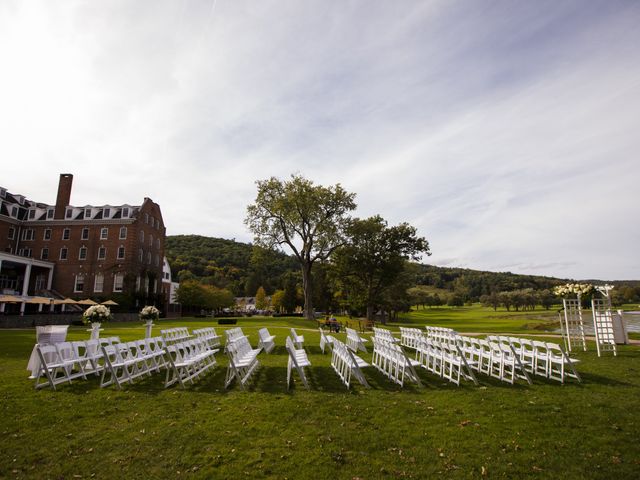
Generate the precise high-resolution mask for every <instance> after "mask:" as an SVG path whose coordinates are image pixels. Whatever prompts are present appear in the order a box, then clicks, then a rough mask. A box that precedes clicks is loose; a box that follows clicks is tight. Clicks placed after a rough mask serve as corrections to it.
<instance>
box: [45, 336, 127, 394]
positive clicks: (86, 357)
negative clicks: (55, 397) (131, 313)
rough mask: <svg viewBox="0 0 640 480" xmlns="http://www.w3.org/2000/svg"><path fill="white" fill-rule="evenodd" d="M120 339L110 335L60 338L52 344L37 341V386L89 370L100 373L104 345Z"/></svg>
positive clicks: (69, 378) (77, 376)
mask: <svg viewBox="0 0 640 480" xmlns="http://www.w3.org/2000/svg"><path fill="white" fill-rule="evenodd" d="M118 342H120V339H119V338H118V337H107V338H101V339H98V340H83V341H74V342H58V343H55V344H48V345H40V344H37V345H36V354H37V357H38V361H37V364H36V372H35V374H34V375H33V378H34V379H35V388H36V389H39V388H43V387H47V386H49V387H51V388H53V389H54V390H55V386H56V385H58V384H60V383H63V382H68V383H72V382H71V381H72V380H73V379H74V378H79V377H82V378H83V379H86V374H87V373H93V374H95V375H99V372H100V371H101V370H102V369H103V368H104V367H103V363H104V362H103V360H102V359H103V354H102V349H101V347H102V345H111V344H113V343H118Z"/></svg>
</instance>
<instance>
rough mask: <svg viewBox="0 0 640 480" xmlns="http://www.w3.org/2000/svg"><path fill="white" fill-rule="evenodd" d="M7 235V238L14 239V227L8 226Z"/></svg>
mask: <svg viewBox="0 0 640 480" xmlns="http://www.w3.org/2000/svg"><path fill="white" fill-rule="evenodd" d="M7 237H8V238H9V240H15V239H16V229H15V228H14V227H9V231H8V232H7Z"/></svg>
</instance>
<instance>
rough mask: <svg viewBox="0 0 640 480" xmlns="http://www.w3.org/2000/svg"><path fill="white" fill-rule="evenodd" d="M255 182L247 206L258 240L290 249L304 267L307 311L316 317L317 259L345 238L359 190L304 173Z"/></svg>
mask: <svg viewBox="0 0 640 480" xmlns="http://www.w3.org/2000/svg"><path fill="white" fill-rule="evenodd" d="M256 185H257V187H258V193H257V195H256V199H255V202H254V203H253V204H251V205H249V206H248V207H247V217H246V219H245V223H246V225H247V226H248V227H249V229H250V230H251V232H253V234H254V239H255V243H256V244H257V245H260V246H262V247H265V248H274V247H276V248H281V247H283V246H287V247H289V248H290V249H291V251H292V252H293V254H294V256H295V258H296V259H297V260H298V262H299V264H300V269H301V271H302V286H303V291H304V300H305V301H304V311H305V316H306V317H307V318H309V319H313V318H314V310H313V285H312V274H311V273H312V267H313V264H314V263H315V262H318V261H324V260H326V259H327V258H329V256H330V255H331V254H332V253H333V252H334V251H335V249H336V248H338V247H339V246H341V245H342V244H343V243H344V241H345V229H346V228H347V226H348V225H349V220H350V217H349V212H350V211H352V210H354V209H355V208H356V204H355V202H354V198H355V194H353V193H348V192H347V191H345V190H344V189H343V188H342V187H341V186H340V184H337V185H334V186H330V187H324V186H322V185H315V184H314V183H313V182H312V181H311V180H307V179H306V178H304V177H302V176H300V175H292V176H291V179H290V180H287V181H282V180H280V179H278V178H275V177H271V178H270V179H268V180H258V181H257V182H256Z"/></svg>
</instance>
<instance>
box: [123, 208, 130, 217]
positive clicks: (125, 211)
mask: <svg viewBox="0 0 640 480" xmlns="http://www.w3.org/2000/svg"><path fill="white" fill-rule="evenodd" d="M122 218H129V209H128V208H126V207H125V208H123V209H122Z"/></svg>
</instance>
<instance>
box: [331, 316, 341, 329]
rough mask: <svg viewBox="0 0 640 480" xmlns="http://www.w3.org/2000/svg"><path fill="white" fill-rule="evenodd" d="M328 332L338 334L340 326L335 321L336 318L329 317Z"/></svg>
mask: <svg viewBox="0 0 640 480" xmlns="http://www.w3.org/2000/svg"><path fill="white" fill-rule="evenodd" d="M329 331H330V332H334V331H335V332H336V333H340V324H339V323H338V320H336V317H331V318H330V319H329Z"/></svg>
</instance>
